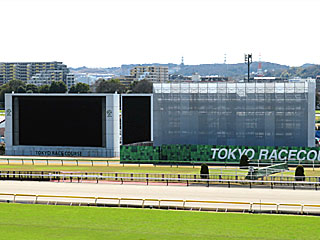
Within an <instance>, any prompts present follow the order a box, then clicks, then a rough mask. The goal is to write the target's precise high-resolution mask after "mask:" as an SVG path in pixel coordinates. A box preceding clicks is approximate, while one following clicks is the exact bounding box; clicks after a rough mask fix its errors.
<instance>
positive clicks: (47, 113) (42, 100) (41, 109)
mask: <svg viewBox="0 0 320 240" xmlns="http://www.w3.org/2000/svg"><path fill="white" fill-rule="evenodd" d="M15 98H17V99H15ZM104 102H105V97H86V96H81V97H80V96H69V97H65V96H30V97H24V96H23V97H22V96H17V97H14V99H13V103H14V105H13V110H14V111H18V112H19V121H18V126H19V130H18V131H19V140H18V143H19V145H36V146H38V145H40V146H82V147H103V145H104V144H105V141H103V138H104V137H105V134H104V133H103V131H105V130H104V128H103V124H105V123H104V122H103V116H102V110H103V106H104V105H103V104H104ZM17 109H18V110H17ZM15 116H16V115H15ZM15 123H16V124H17V121H15V120H14V126H13V127H14V129H16V126H15ZM16 142H17V141H16Z"/></svg>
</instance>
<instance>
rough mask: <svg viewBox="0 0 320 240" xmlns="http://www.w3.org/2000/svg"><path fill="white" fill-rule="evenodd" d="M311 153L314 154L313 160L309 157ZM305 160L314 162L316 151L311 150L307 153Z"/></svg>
mask: <svg viewBox="0 0 320 240" xmlns="http://www.w3.org/2000/svg"><path fill="white" fill-rule="evenodd" d="M312 153H313V154H314V155H313V158H311V157H310V155H311V154H312ZM307 159H308V160H311V161H314V160H316V159H317V151H316V150H311V151H309V152H308V154H307Z"/></svg>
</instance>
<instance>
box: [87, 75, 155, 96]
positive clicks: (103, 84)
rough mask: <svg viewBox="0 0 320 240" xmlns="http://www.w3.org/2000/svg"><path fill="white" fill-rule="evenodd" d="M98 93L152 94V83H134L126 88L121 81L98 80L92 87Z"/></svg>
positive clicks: (145, 81) (142, 81) (143, 81)
mask: <svg viewBox="0 0 320 240" xmlns="http://www.w3.org/2000/svg"><path fill="white" fill-rule="evenodd" d="M92 90H93V92H97V93H115V92H117V93H152V83H151V82H149V81H147V80H141V81H134V82H133V83H132V84H131V85H130V86H128V87H126V86H125V85H124V84H122V83H121V82H120V81H119V79H111V80H105V79H103V78H100V79H98V80H97V81H96V82H95V84H94V85H93V87H92Z"/></svg>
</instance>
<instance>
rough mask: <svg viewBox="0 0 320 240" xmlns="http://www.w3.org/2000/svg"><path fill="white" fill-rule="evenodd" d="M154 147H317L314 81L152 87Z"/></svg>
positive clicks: (179, 84)
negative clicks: (174, 145)
mask: <svg viewBox="0 0 320 240" xmlns="http://www.w3.org/2000/svg"><path fill="white" fill-rule="evenodd" d="M153 88H154V89H153V106H154V108H153V109H154V112H153V114H154V120H153V123H154V132H153V133H154V145H155V146H161V145H162V144H200V145H234V146H236V145H241V146H301V147H313V146H314V145H315V140H314V136H315V132H314V131H315V83H314V82H310V81H309V82H308V81H306V82H294V83H225V82H219V83H156V84H153Z"/></svg>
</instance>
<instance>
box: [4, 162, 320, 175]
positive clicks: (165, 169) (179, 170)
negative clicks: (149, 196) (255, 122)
mask: <svg viewBox="0 0 320 240" xmlns="http://www.w3.org/2000/svg"><path fill="white" fill-rule="evenodd" d="M209 170H210V173H211V174H221V173H222V174H228V175H236V174H238V175H246V174H247V171H248V170H239V169H238V170H236V169H235V168H234V167H227V168H223V167H221V166H217V167H209ZM289 170H290V171H289V172H284V173H277V174H274V175H275V176H281V175H283V176H294V171H295V168H289ZM0 171H66V172H68V171H71V172H125V173H166V174H170V173H172V174H199V173H200V166H195V167H194V168H193V167H192V166H179V167H176V166H172V167H170V166H160V165H157V166H152V165H142V164H141V166H140V167H139V166H138V165H124V167H123V166H122V165H116V166H115V165H110V166H109V167H108V166H93V167H92V166H70V165H69V166H68V165H64V166H57V165H49V166H46V165H0ZM304 172H305V175H306V176H320V169H319V168H315V169H314V170H313V169H312V168H305V169H304Z"/></svg>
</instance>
